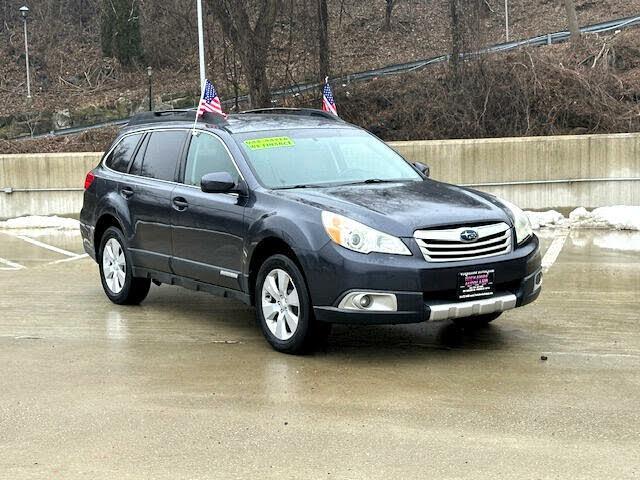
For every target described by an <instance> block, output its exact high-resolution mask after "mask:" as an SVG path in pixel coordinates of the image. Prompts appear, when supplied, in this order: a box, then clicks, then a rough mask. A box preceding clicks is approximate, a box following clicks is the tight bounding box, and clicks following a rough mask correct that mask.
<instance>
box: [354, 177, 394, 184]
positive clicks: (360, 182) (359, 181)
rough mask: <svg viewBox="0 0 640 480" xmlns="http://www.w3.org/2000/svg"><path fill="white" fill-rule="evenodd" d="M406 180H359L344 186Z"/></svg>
mask: <svg viewBox="0 0 640 480" xmlns="http://www.w3.org/2000/svg"><path fill="white" fill-rule="evenodd" d="M403 181H404V180H383V179H382V178H367V179H366V180H358V181H356V182H349V183H344V184H343V185H359V184H362V183H368V184H370V183H398V182H403Z"/></svg>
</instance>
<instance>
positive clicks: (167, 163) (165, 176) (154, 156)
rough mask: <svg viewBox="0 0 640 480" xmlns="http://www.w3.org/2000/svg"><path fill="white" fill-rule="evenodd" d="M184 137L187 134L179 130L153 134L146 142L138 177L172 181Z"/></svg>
mask: <svg viewBox="0 0 640 480" xmlns="http://www.w3.org/2000/svg"><path fill="white" fill-rule="evenodd" d="M186 136H187V133H186V132H185V131H181V130H169V131H159V132H153V133H152V134H151V136H150V138H149V140H148V142H147V149H146V150H145V154H144V160H143V161H142V167H141V168H140V173H139V175H142V176H143V177H150V178H156V179H158V180H168V181H173V180H174V179H175V172H176V165H177V164H178V159H179V157H180V152H181V151H182V144H183V143H184V140H185V138H186ZM131 173H134V172H133V171H132V172H131Z"/></svg>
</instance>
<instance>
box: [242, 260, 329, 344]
mask: <svg viewBox="0 0 640 480" xmlns="http://www.w3.org/2000/svg"><path fill="white" fill-rule="evenodd" d="M277 270H283V271H285V272H286V273H287V274H288V275H289V277H290V281H291V282H292V283H293V288H295V290H296V292H297V294H298V295H297V297H298V300H299V306H298V308H297V309H295V310H292V312H293V313H296V312H297V327H296V328H295V331H293V333H292V332H291V331H287V332H286V334H291V333H292V335H291V337H290V338H288V339H280V338H278V337H277V336H276V335H275V334H274V332H272V331H271V329H270V327H269V326H268V325H267V319H266V318H265V313H264V309H263V305H262V302H263V292H262V288H263V286H264V283H265V281H266V280H267V276H268V275H270V274H271V273H272V272H274V271H277ZM293 288H292V289H291V290H293ZM274 300H275V299H274ZM273 305H275V303H274V304H273ZM255 306H256V317H257V319H258V322H259V323H260V328H262V333H263V334H264V336H265V338H266V339H267V341H268V342H269V344H270V345H271V346H272V347H273V348H274V349H275V350H277V351H278V352H282V353H289V354H303V353H308V352H310V351H312V350H313V349H314V348H315V347H317V346H320V345H323V344H324V343H325V342H326V339H327V337H328V336H329V333H330V331H331V324H330V323H324V322H319V321H317V320H316V319H315V318H314V316H313V306H312V305H311V299H310V297H309V290H308V288H307V283H306V281H305V279H304V276H303V275H302V272H301V271H300V269H299V268H298V266H297V265H296V264H295V262H294V261H293V260H291V259H290V258H289V257H287V256H285V255H273V256H271V257H269V258H267V260H265V262H264V263H263V264H262V265H261V266H260V270H259V271H258V275H257V278H256V285H255ZM294 308H295V307H294ZM279 315H280V314H277V313H276V317H275V318H278V319H279ZM274 321H275V320H271V324H272V325H273V322H274ZM285 325H286V323H285ZM287 328H288V326H287Z"/></svg>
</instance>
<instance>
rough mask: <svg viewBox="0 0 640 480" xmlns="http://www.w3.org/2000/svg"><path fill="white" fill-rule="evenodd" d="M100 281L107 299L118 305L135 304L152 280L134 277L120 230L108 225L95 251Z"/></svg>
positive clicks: (142, 296)
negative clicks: (97, 251) (97, 249)
mask: <svg viewBox="0 0 640 480" xmlns="http://www.w3.org/2000/svg"><path fill="white" fill-rule="evenodd" d="M98 265H99V266H100V280H101V281H102V288H103V289H104V293H106V295H107V297H109V300H111V301H112V302H113V303H117V304H118V305H137V304H139V303H140V302H142V301H143V300H144V299H145V298H146V296H147V294H148V293H149V288H150V287H151V280H149V279H148V278H138V277H134V276H133V265H132V263H131V256H130V254H129V252H128V250H127V248H126V241H125V238H124V235H123V234H122V232H121V231H120V230H119V229H117V228H115V227H109V228H108V229H107V230H106V231H105V232H104V235H103V236H102V239H101V241H100V250H99V254H98Z"/></svg>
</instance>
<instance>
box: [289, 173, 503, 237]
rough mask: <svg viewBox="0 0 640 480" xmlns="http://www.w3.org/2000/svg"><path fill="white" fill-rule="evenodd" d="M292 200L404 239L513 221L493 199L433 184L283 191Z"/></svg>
mask: <svg viewBox="0 0 640 480" xmlns="http://www.w3.org/2000/svg"><path fill="white" fill-rule="evenodd" d="M277 193H278V194H279V195H282V196H284V197H286V198H287V199H289V200H294V201H297V202H301V203H305V204H308V205H311V206H314V207H316V208H319V209H322V210H328V211H331V212H335V213H339V214H341V215H344V216H346V217H349V218H352V219H353V220H356V221H359V222H361V223H364V224H365V225H368V226H370V227H373V228H376V229H378V230H381V231H384V232H387V233H390V234H392V235H396V236H400V237H410V236H413V232H415V231H416V230H420V229H425V228H432V227H446V226H455V225H474V224H483V223H488V222H506V223H507V224H509V225H511V224H512V221H511V219H510V217H509V215H507V213H506V212H505V210H504V209H503V207H501V206H500V203H499V202H498V201H497V200H496V199H495V198H494V197H492V196H490V195H487V194H485V193H481V192H478V191H475V190H471V189H468V188H463V187H457V186H455V185H449V184H446V183H441V182H437V181H434V180H430V179H428V180H425V181H422V182H397V183H396V182H394V183H380V184H357V185H345V186H339V187H328V188H327V187H325V188H306V189H292V190H279V191H277Z"/></svg>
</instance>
